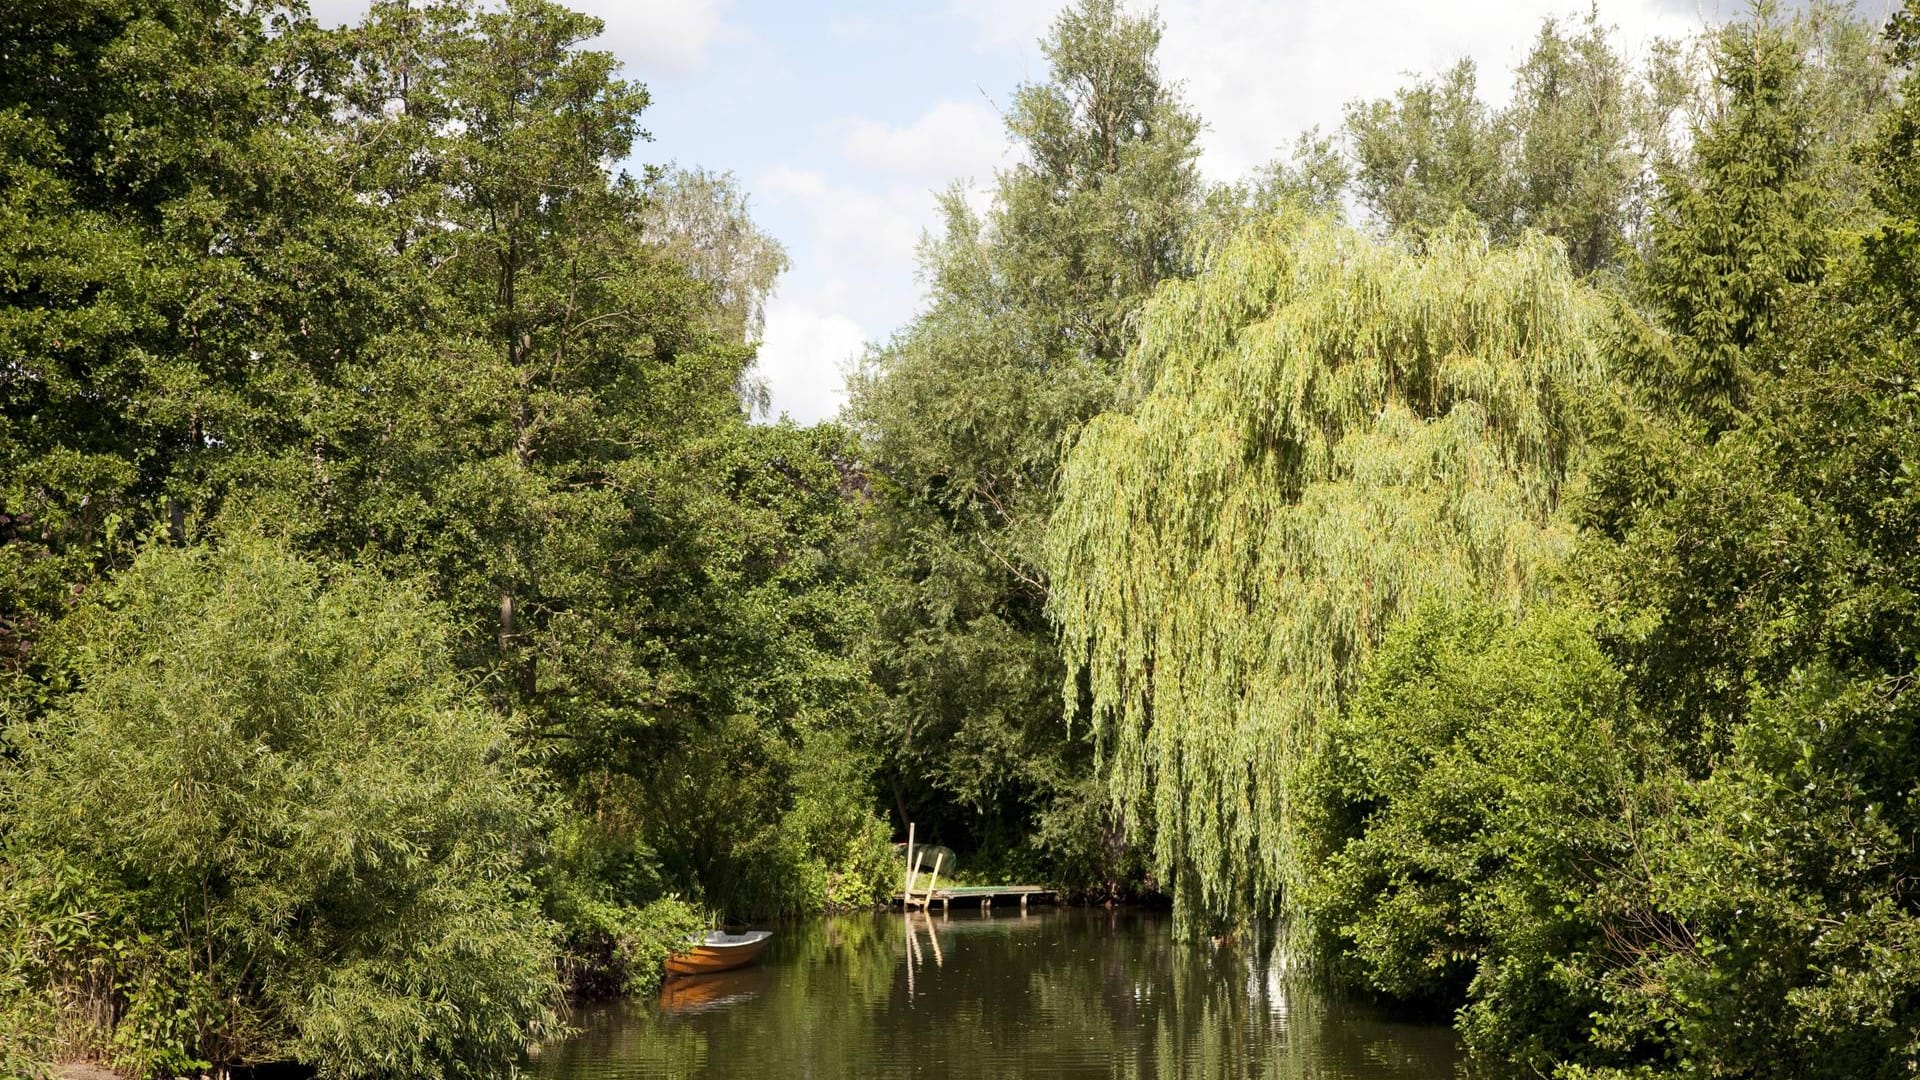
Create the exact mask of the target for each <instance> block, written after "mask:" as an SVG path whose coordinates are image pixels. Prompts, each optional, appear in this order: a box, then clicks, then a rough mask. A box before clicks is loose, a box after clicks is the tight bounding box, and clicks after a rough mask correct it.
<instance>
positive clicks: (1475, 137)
mask: <svg viewBox="0 0 1920 1080" xmlns="http://www.w3.org/2000/svg"><path fill="white" fill-rule="evenodd" d="M1477 80H1478V76H1477V73H1476V71H1475V69H1474V64H1473V61H1471V60H1462V61H1460V62H1459V63H1458V64H1455V65H1454V66H1453V67H1451V68H1449V69H1448V70H1447V72H1446V73H1445V74H1444V75H1442V76H1441V77H1440V78H1439V79H1437V80H1435V81H1431V82H1423V83H1417V84H1415V85H1413V86H1410V87H1407V88H1405V89H1402V90H1400V91H1397V92H1396V93H1395V94H1394V97H1393V100H1391V101H1388V100H1385V99H1382V100H1379V101H1372V102H1364V103H1363V102H1354V103H1353V104H1351V105H1349V106H1347V123H1346V127H1347V136H1348V138H1349V139H1350V140H1351V142H1352V145H1353V156H1354V160H1355V163H1356V165H1357V169H1356V175H1355V186H1356V187H1357V188H1358V189H1359V195H1360V200H1361V202H1362V203H1364V204H1365V205H1366V206H1367V207H1368V208H1369V209H1371V210H1372V211H1373V212H1374V213H1375V214H1376V215H1378V216H1379V218H1380V219H1381V221H1383V222H1384V223H1385V224H1386V225H1387V227H1388V228H1390V229H1393V230H1396V231H1407V232H1410V233H1413V234H1415V235H1419V234H1423V233H1425V232H1426V231H1428V230H1431V229H1436V228H1440V227H1442V226H1444V225H1445V224H1446V223H1447V222H1448V221H1449V220H1450V219H1452V217H1453V215H1454V214H1456V213H1458V212H1460V211H1463V210H1464V211H1466V212H1467V213H1469V214H1472V215H1473V216H1474V217H1475V218H1477V219H1479V220H1480V221H1482V222H1485V223H1487V224H1488V225H1489V226H1490V227H1491V228H1493V229H1496V230H1499V231H1500V232H1502V233H1503V234H1504V232H1505V227H1506V226H1507V225H1508V224H1509V221H1510V217H1511V198H1510V196H1509V194H1508V191H1507V187H1508V183H1509V181H1508V176H1507V167H1506V147H1505V142H1506V138H1507V133H1506V132H1505V130H1504V129H1503V128H1502V127H1501V125H1500V123H1499V121H1498V119H1497V118H1496V117H1495V116H1493V115H1492V114H1491V113H1490V111H1489V110H1488V109H1487V107H1486V106H1485V105H1484V104H1482V103H1481V101H1480V98H1479V94H1478V92H1477V89H1476V83H1477Z"/></svg>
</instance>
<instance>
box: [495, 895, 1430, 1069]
mask: <svg viewBox="0 0 1920 1080" xmlns="http://www.w3.org/2000/svg"><path fill="white" fill-rule="evenodd" d="M1169 929H1170V928H1169V926H1168V923H1167V921H1166V920H1165V919H1163V918H1160V917H1156V916H1153V915H1149V914H1141V913H1134V912H1095V911H1075V910H1066V911H1045V910H1039V911H1035V912H1033V913H1031V914H1029V915H1026V916H1021V915H1017V914H1007V913H999V914H993V915H975V914H973V913H971V912H962V911H956V912H954V913H953V914H952V915H951V916H946V917H943V916H942V915H940V914H938V913H935V914H934V915H932V916H931V917H928V916H924V915H919V914H915V915H914V916H912V917H911V918H908V917H903V916H901V915H898V914H894V915H879V916H862V917H850V918H841V919H830V920H824V921H821V922H816V923H810V924H805V925H800V926H792V927H785V928H782V929H781V930H780V931H779V932H778V933H777V934H776V935H775V938H774V942H773V945H772V947H771V948H770V949H769V950H768V952H767V955H766V957H765V958H764V959H763V960H762V962H761V966H759V967H757V968H753V969H748V970H745V971H739V972H728V973H724V974H722V975H715V976H706V977H704V978H703V979H700V980H677V981H676V983H678V984H680V985H676V984H669V985H668V987H667V988H666V990H665V991H664V992H663V993H662V994H661V996H660V998H659V1000H657V1001H653V1000H648V1001H628V1002H622V1003H618V1004H614V1005H610V1006H605V1007H600V1008H595V1009H592V1010H588V1011H585V1012H583V1013H582V1014H581V1015H578V1016H576V1017H575V1018H574V1022H575V1024H576V1025H578V1026H579V1027H581V1028H582V1031H581V1034H580V1035H578V1036H576V1037H575V1038H573V1039H570V1040H568V1041H566V1042H564V1043H562V1044H559V1045H556V1046H553V1047H549V1048H548V1049H547V1050H546V1051H544V1052H543V1053H541V1054H540V1055H538V1056H537V1057H536V1058H535V1059H534V1061H533V1063H532V1072H533V1074H534V1075H535V1076H540V1077H549V1078H556V1080H560V1078H564V1080H613V1078H619V1077H663V1078H676V1080H677V1078H694V1077H701V1078H708V1077H729V1078H734V1077H739V1078H749V1080H756V1078H762V1077H792V1076H816V1077H840V1076H849V1077H851V1076H859V1077H906V1076H914V1077H936V1078H937V1077H949V1076H951V1077H960V1076H965V1077H969V1078H977V1077H981V1076H1022V1077H1058V1078H1080V1077H1088V1078H1091V1077H1127V1078H1141V1080H1163V1078H1164V1080H1189V1078H1192V1080H1200V1078H1206V1080H1255V1078H1258V1080H1289V1078H1296V1077H1298V1078H1306V1077H1314V1078H1317V1080H1362V1078H1365V1080H1439V1078H1443V1077H1444V1078H1451V1077H1453V1076H1454V1075H1455V1069H1456V1064H1457V1062H1458V1060H1459V1052H1458V1050H1457V1048H1456V1045H1455V1042H1454V1038H1453V1036H1452V1033H1451V1032H1449V1031H1448V1030H1447V1029H1446V1028H1444V1027H1439V1026H1431V1025H1420V1024H1407V1023H1400V1022H1395V1021H1393V1020H1390V1019H1387V1018H1386V1017H1384V1016H1382V1015H1380V1014H1379V1013H1377V1012H1375V1011H1373V1010H1371V1009H1368V1008H1365V1007H1362V1006H1358V1005H1355V1004H1353V1003H1350V1002H1343V1001H1341V1000H1339V999H1337V998H1334V997H1330V996H1329V995H1327V994H1326V993H1324V992H1323V991H1321V990H1319V989H1318V988H1317V987H1315V986H1314V985H1313V984H1312V983H1310V982H1309V981H1307V980H1306V979H1304V978H1301V977H1296V976H1292V975H1289V974H1288V973H1287V971H1286V970H1285V967H1284V965H1282V964H1266V965H1262V964H1260V963H1258V962H1256V961H1255V960H1254V959H1252V958H1250V957H1248V956H1247V955H1246V954H1245V953H1243V952H1240V951H1238V950H1235V949H1231V948H1220V949H1213V948H1208V947H1205V946H1200V947H1191V946H1186V945H1181V944H1176V943H1175V942H1174V941H1173V939H1172V937H1171V934H1170V933H1169Z"/></svg>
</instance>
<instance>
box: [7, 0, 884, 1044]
mask: <svg viewBox="0 0 1920 1080" xmlns="http://www.w3.org/2000/svg"><path fill="white" fill-rule="evenodd" d="M598 32H599V24H598V23H597V22H596V21H594V20H591V19H588V18H586V17H584V16H581V15H577V14H574V13H572V12H569V11H567V10H565V9H563V8H561V7H558V6H556V5H553V4H549V3H545V2H543V0H516V2H514V3H511V4H508V5H506V6H504V7H501V8H494V7H481V6H478V5H474V4H469V3H465V2H449V3H437V4H428V5H421V4H407V3H380V4H375V5H374V6H373V10H372V11H371V13H370V14H369V15H368V16H367V18H366V19H365V20H364V21H363V22H362V23H361V24H359V25H358V26H354V27H350V28H346V29H342V30H338V31H332V30H326V29H323V28H321V27H319V26H317V25H316V24H314V23H313V22H312V21H311V20H309V19H308V18H307V17H306V16H305V15H304V13H303V11H302V10H301V9H299V8H285V9H283V8H278V7H274V6H270V5H251V4H229V3H221V2H205V0H180V2H166V3H146V2H140V3H129V2H122V0H97V2H86V3H78V4H75V3H67V2H64V0H62V2H57V3H27V4H11V5H8V6H7V10H6V12H5V13H4V14H0V71H3V72H4V73H0V265H3V266H4V269H3V270H0V395H3V396H0V409H4V434H3V435H0V514H3V515H4V516H3V517H0V521H3V522H4V533H3V534H0V536H3V538H4V541H5V542H4V543H0V620H4V621H0V656H3V657H4V660H3V661H0V678H4V680H5V688H4V689H5V698H6V707H7V721H8V723H7V726H6V736H5V743H4V744H3V745H0V761H3V762H4V764H3V765H0V769H3V770H4V772H5V779H4V781H3V782H0V799H3V801H0V822H3V823H4V824H0V832H3V833H4V836H3V839H0V845H3V846H0V880H4V883H5V887H4V888H3V889H0V909H4V916H0V925H4V926H5V927H6V930H5V931H4V936H0V957H4V960H3V961H0V1073H4V1074H6V1075H16V1074H19V1073H21V1072H26V1071H31V1070H32V1069H33V1068H35V1067H36V1063H39V1062H44V1061H46V1060H47V1059H48V1058H50V1057H51V1056H54V1055H80V1056H87V1057H93V1058H95V1059H99V1060H104V1061H106V1062H108V1063H110V1064H112V1065H114V1066H116V1067H119V1068H122V1069H125V1070H128V1071H130V1072H132V1073H135V1074H140V1075H174V1074H177V1073H183V1072H193V1071H197V1070H201V1069H204V1068H206V1067H207V1066H209V1065H213V1066H222V1065H229V1064H233V1063H237V1062H247V1061H261V1060H274V1059H280V1058H295V1059H299V1060H302V1061H307V1062H310V1063H313V1064H315V1065H316V1066H319V1067H320V1068H321V1069H322V1070H323V1071H324V1072H326V1073H327V1074H329V1075H342V1076H349V1075H406V1076H434V1075H467V1074H473V1073H487V1072H492V1071H495V1070H497V1069H499V1068H502V1067H504V1066H505V1065H507V1064H509V1063H511V1062H512V1061H513V1060H514V1059H515V1058H516V1057H517V1055H519V1054H520V1053H521V1052H522V1050H523V1048H524V1047H525V1046H526V1045H527V1043H528V1042H530V1041H533V1040H537V1039H539V1038H541V1037H543V1036H544V1035H546V1034H548V1033H551V1032H553V1031H555V1030H557V1026H558V1019H557V1018H558V1015H559V1008H560V1005H561V997H560V995H561V993H562V992H563V991H564V990H567V989H576V990H618V989H621V988H623V987H629V986H636V985H646V984H648V983H650V982H651V981H652V980H654V979H656V978H657V977H658V974H659V965H660V959H661V957H662V956H663V955H664V952H665V950H666V948H667V947H668V945H669V944H670V943H672V942H674V941H677V940H679V939H680V938H681V936H682V935H684V934H685V933H687V932H688V931H689V930H690V929H692V928H693V927H695V926H697V925H699V924H700V922H701V921H702V920H703V919H707V918H720V917H728V918H747V917H756V916H768V915H777V914H782V913H790V912H803V911H818V910H820V909H822V908H823V907H827V906H831V905H836V904H840V905H844V904H862V903H868V902H871V900H872V898H873V897H874V896H875V895H877V890H878V889H880V888H883V887H884V885H885V882H883V881H882V880H881V877H880V875H881V874H882V873H883V872H884V870H885V862H886V849H885V841H886V839H887V829H886V826H885V824H884V823H883V822H882V820H881V819H880V818H879V817H878V816H877V815H876V814H875V812H874V811H873V807H874V805H875V800H874V798H873V797H872V795H871V794H870V788H869V783H870V777H871V774H872V772H873V769H872V768H871V767H870V766H869V765H867V764H865V760H866V759H865V758H863V757H862V756H861V755H860V749H859V748H860V744H859V742H858V741H857V740H856V739H855V738H853V729H852V727H851V721H852V720H853V719H854V718H855V717H857V716H858V715H860V710H861V709H862V708H863V707H864V706H863V703H864V701H865V700H866V694H865V690H864V688H865V686H866V685H867V680H866V677H865V673H864V669H863V668H862V667H861V665H860V664H859V663H858V662H857V661H856V659H854V658H855V657H857V656H858V654H859V653H858V649H857V647H856V645H857V641H858V640H859V635H860V634H861V633H862V631H863V628H864V626H865V625H866V611H867V606H866V601H865V599H864V594H863V593H862V592H861V590H860V588H859V586H858V581H859V572H858V568H857V566H856V565H855V564H854V562H853V561H852V559H851V556H850V554H849V549H848V546H847V543H846V539H845V538H846V537H847V536H848V535H849V534H850V533H852V532H854V531H855V530H856V527H857V524H858V522H859V520H860V519H861V517H862V512H863V511H862V508H861V505H860V503H859V502H858V500H856V499H853V498H851V497H850V494H851V493H852V492H854V491H855V490H857V486H858V484H857V477H858V470H857V469H856V468H855V467H854V465H853V451H852V447H851V446H850V444H849V442H848V439H847V437H846V436H845V435H843V434H841V433H840V432H838V431H837V430H836V429H834V428H832V427H819V428H815V429H804V430H803V429H799V428H796V427H793V426H791V425H787V424H781V425H773V426H758V425H751V424H749V423H748V422H747V412H746V409H745V408H744V407H743V405H750V404H751V402H752V399H753V398H754V396H755V394H756V391H755V388H754V384H753V379H752V375H751V364H752V357H753V349H752V340H751V339H752V336H753V335H755V334H757V332H758V327H759V323H760V310H761V307H762V305H763V303H764V300H765V297H766V294H767V291H768V289H769V288H770V287H771V285H772V282H773V279H774V276H775V275H776V274H777V273H778V272H779V270H780V269H781V267H782V266H783V265H784V255H783V254H782V253H781V251H780V249H779V247H778V245H777V244H776V243H775V242H773V241H772V240H771V238H769V237H766V236H765V235H764V234H763V233H761V232H760V231H759V230H758V229H756V228H755V227H754V225H753V223H752V221H751V220H750V219H749V218H748V217H747V216H746V203H745V198H744V195H743V194H742V193H741V192H740V191H739V190H738V187H737V185H736V184H735V183H734V182H733V181H732V179H731V178H729V177H725V176H715V175H712V174H708V173H704V172H700V171H698V170H685V169H660V170H649V171H647V172H646V173H645V174H644V175H641V176H638V177H636V176H630V175H628V174H626V173H623V172H619V171H616V168H617V163H619V162H622V161H624V160H626V159H627V158H628V157H629V156H630V155H631V154H632V153H633V151H634V149H635V144H636V141H637V140H639V139H641V138H642V137H643V132H642V131H641V129H640V126H639V122H640V117H641V114H642V112H643V110H644V108H645V107H646V105H647V95H646V92H645V90H644V89H643V88H642V87H641V86H639V85H638V84H636V83H632V82H628V81H624V80H623V79H621V78H620V77H619V74H618V71H617V69H616V66H615V63H614V61H613V59H612V58H611V56H609V55H608V54H606V53H603V52H599V51H595V50H594V49H592V48H590V47H588V45H587V44H586V43H587V42H588V41H589V40H590V39H591V38H592V37H593V36H594V35H595V34H597V33H598Z"/></svg>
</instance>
